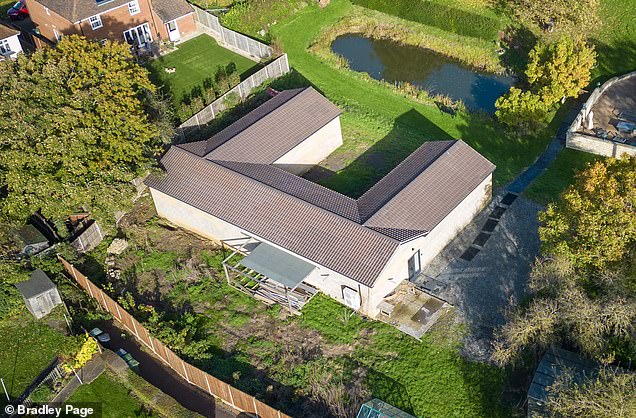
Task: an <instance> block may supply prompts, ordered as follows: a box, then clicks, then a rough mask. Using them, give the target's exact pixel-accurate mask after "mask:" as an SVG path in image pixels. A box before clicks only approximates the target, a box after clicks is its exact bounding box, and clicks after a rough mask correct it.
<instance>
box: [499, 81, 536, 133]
mask: <svg viewBox="0 0 636 418" xmlns="http://www.w3.org/2000/svg"><path fill="white" fill-rule="evenodd" d="M495 107H496V108H497V110H496V112H495V115H496V116H497V119H498V120H499V121H500V122H501V123H503V124H505V125H507V126H508V127H511V128H517V129H519V130H520V131H521V133H529V132H532V131H535V130H537V129H539V128H541V127H542V126H544V125H545V122H546V118H547V115H548V106H546V105H545V103H544V102H543V101H542V100H541V97H540V96H538V95H536V94H533V93H532V92H530V91H523V90H521V89H518V88H516V87H513V88H511V89H510V91H509V92H508V93H507V94H505V95H503V96H501V97H500V98H498V99H497V101H496V102H495Z"/></svg>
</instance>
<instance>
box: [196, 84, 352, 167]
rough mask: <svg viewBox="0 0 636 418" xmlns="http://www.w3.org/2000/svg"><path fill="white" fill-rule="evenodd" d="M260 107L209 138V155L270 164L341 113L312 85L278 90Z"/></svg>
mask: <svg viewBox="0 0 636 418" xmlns="http://www.w3.org/2000/svg"><path fill="white" fill-rule="evenodd" d="M272 101H273V103H271V102H272ZM261 107H264V108H263V109H261ZM261 107H259V108H257V109H256V110H254V111H252V112H250V113H249V114H248V115H246V116H245V117H243V118H241V119H239V120H238V121H237V122H236V123H234V124H232V125H230V126H229V127H227V128H226V129H224V130H223V131H221V132H219V133H218V134H217V135H214V136H213V137H212V138H210V139H209V140H208V145H207V150H206V151H207V155H206V158H207V159H208V160H221V161H242V162H248V163H263V164H271V163H273V162H274V161H276V160H277V159H279V158H280V157H282V156H283V155H284V154H286V153H287V152H289V150H291V149H292V148H294V147H295V146H296V145H298V144H300V143H301V142H303V141H304V140H305V139H307V138H308V137H309V136H311V135H312V134H313V133H315V132H316V131H318V130H319V129H320V128H322V127H323V126H325V125H326V124H327V123H329V122H331V121H332V120H333V119H335V118H336V117H338V116H339V115H340V113H341V112H340V109H338V107H336V106H335V105H334V104H333V103H331V102H330V101H329V100H327V99H326V98H325V97H324V96H322V95H321V94H320V93H318V92H317V91H316V90H314V89H313V88H311V87H309V88H306V89H298V90H291V91H289V92H282V93H279V94H278V95H276V96H275V97H274V98H273V99H271V100H269V101H267V102H266V103H265V104H264V105H263V106H261Z"/></svg>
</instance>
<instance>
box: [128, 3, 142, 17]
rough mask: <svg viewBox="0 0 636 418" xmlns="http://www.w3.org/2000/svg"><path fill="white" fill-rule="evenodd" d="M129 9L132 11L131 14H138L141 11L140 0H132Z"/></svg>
mask: <svg viewBox="0 0 636 418" xmlns="http://www.w3.org/2000/svg"><path fill="white" fill-rule="evenodd" d="M128 11H129V12H130V15H131V16H132V15H136V14H137V13H139V12H140V11H141V10H140V9H139V1H138V0H135V1H131V2H130V3H128Z"/></svg>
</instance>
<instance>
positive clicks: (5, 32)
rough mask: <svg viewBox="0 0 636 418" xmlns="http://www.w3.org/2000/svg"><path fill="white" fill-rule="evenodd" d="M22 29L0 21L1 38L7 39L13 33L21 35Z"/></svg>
mask: <svg viewBox="0 0 636 418" xmlns="http://www.w3.org/2000/svg"><path fill="white" fill-rule="evenodd" d="M19 34H20V31H19V30H16V29H14V28H12V27H9V26H7V25H4V24H2V23H0V39H7V38H9V37H11V36H13V35H19Z"/></svg>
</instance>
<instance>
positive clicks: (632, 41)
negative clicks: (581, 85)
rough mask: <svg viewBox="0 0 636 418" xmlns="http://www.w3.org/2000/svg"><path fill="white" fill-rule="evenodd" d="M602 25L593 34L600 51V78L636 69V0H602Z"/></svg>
mask: <svg viewBox="0 0 636 418" xmlns="http://www.w3.org/2000/svg"><path fill="white" fill-rule="evenodd" d="M600 19H601V25H600V26H599V27H598V28H597V31H596V33H595V34H594V35H593V36H592V41H593V42H594V44H595V45H596V50H597V52H598V67H597V68H595V69H594V71H593V72H592V78H593V79H595V80H596V81H601V82H602V81H604V80H606V79H608V78H610V77H612V76H614V75H619V74H624V73H627V72H630V71H634V70H636V2H634V1H625V0H601V8H600Z"/></svg>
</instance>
